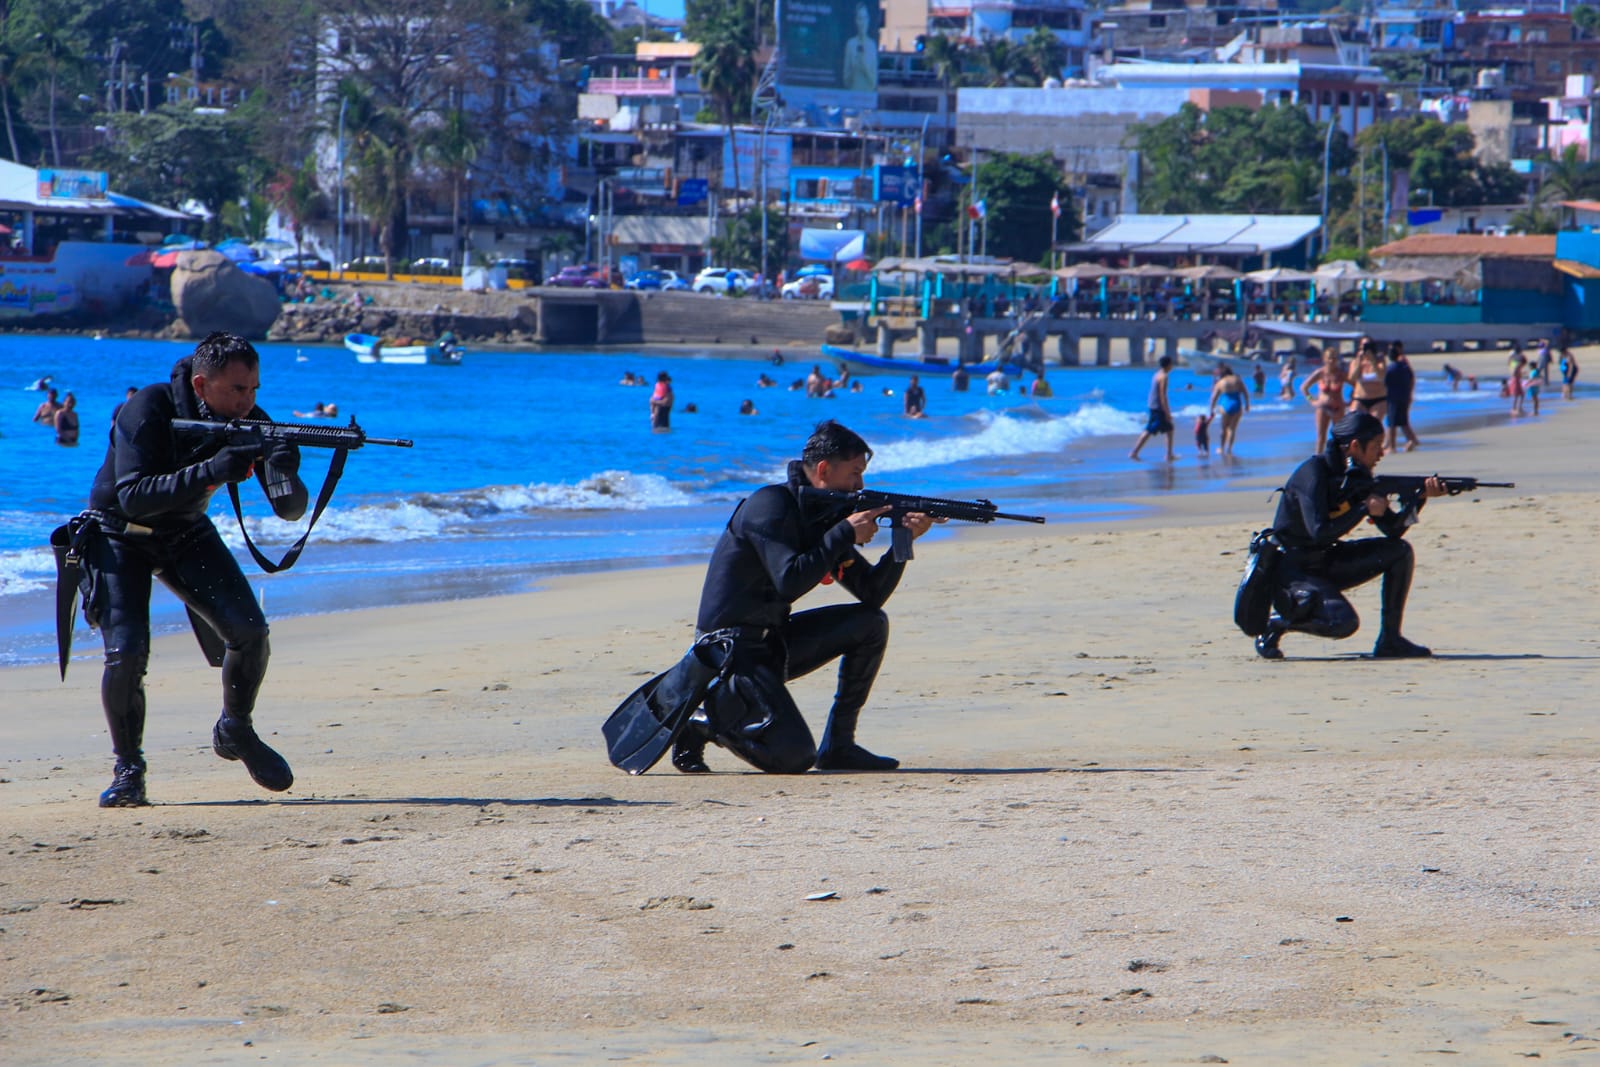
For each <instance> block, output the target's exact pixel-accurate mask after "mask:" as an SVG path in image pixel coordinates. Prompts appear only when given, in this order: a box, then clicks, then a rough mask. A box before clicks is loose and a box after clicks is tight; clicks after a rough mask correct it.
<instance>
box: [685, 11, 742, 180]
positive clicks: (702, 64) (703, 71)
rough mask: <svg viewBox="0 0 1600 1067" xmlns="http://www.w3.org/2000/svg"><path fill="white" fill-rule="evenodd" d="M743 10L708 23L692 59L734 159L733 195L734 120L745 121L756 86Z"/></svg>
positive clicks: (736, 171) (736, 158) (736, 170)
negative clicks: (711, 100)
mask: <svg viewBox="0 0 1600 1067" xmlns="http://www.w3.org/2000/svg"><path fill="white" fill-rule="evenodd" d="M745 14H747V12H746V11H745V9H743V8H742V7H737V6H736V7H730V8H727V9H725V10H724V11H723V12H722V13H721V14H719V15H718V16H716V17H715V18H713V19H711V20H709V21H708V22H707V25H706V33H705V36H704V39H703V40H702V41H701V42H700V53H699V54H698V55H697V56H695V60H694V71H695V76H696V77H697V78H699V80H700V88H701V89H702V90H704V91H705V92H706V93H707V94H709V95H710V96H711V98H712V99H713V100H715V101H716V102H717V110H719V111H720V112H722V124H723V126H724V127H726V128H727V131H728V147H729V151H730V152H731V154H732V156H733V191H734V195H735V196H737V195H738V193H739V188H740V182H739V153H738V151H736V148H737V146H736V145H735V144H734V142H733V122H734V119H735V118H748V117H749V114H750V95H751V92H752V90H753V89H754V88H755V84H756V74H757V71H756V61H755V55H754V52H755V32H754V27H753V26H752V25H750V23H749V20H748V19H746V18H745V17H744V15H745Z"/></svg>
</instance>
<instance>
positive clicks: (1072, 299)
mask: <svg viewBox="0 0 1600 1067" xmlns="http://www.w3.org/2000/svg"><path fill="white" fill-rule="evenodd" d="M1051 273H1052V274H1054V275H1055V276H1056V277H1057V278H1060V279H1062V280H1063V281H1069V282H1094V281H1098V282H1104V280H1105V279H1106V278H1109V277H1111V276H1112V275H1114V274H1116V273H1117V272H1116V268H1114V267H1107V266H1105V265H1104V264H1102V263H1074V264H1072V265H1070V266H1066V267H1058V268H1057V269H1055V270H1054V271H1051ZM1080 288H1081V286H1076V285H1075V286H1073V288H1072V292H1071V294H1069V295H1068V297H1067V314H1069V315H1073V316H1076V315H1077V314H1078V290H1079V289H1080ZM1102 290H1103V286H1102Z"/></svg>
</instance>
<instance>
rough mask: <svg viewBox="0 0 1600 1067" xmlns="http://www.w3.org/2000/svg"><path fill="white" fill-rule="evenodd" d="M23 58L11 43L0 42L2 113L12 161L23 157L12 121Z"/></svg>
mask: <svg viewBox="0 0 1600 1067" xmlns="http://www.w3.org/2000/svg"><path fill="white" fill-rule="evenodd" d="M20 62H21V57H20V56H19V55H17V50H16V49H15V48H12V47H11V45H10V43H9V42H5V41H0V111H3V112H5V117H6V140H7V141H8V142H9V143H10V145H11V159H12V160H13V161H16V160H17V159H18V157H19V156H20V155H21V153H19V152H18V151H17V130H16V125H15V124H14V123H13V122H12V119H11V93H12V90H13V89H14V88H15V87H16V84H17V66H18V64H19V63H20Z"/></svg>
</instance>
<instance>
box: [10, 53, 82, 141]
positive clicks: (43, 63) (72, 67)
mask: <svg viewBox="0 0 1600 1067" xmlns="http://www.w3.org/2000/svg"><path fill="white" fill-rule="evenodd" d="M33 42H34V45H35V47H36V50H35V51H34V52H32V53H30V54H29V55H27V56H24V57H23V60H22V64H23V66H24V67H25V68H26V69H28V70H29V71H41V70H42V71H43V72H44V74H45V75H46V77H47V78H48V80H49V83H50V96H49V112H48V118H47V120H46V122H47V125H48V126H49V127H50V162H51V163H52V164H53V165H54V166H57V167H59V166H61V139H60V138H59V137H58V136H57V133H56V96H57V95H58V91H59V88H60V84H61V78H62V76H63V75H66V76H70V75H72V74H73V73H75V72H76V71H77V70H78V69H80V67H81V66H82V63H83V59H82V57H81V56H80V55H79V54H78V51H77V48H76V42H75V41H74V40H73V39H72V38H71V37H70V36H68V35H67V32H66V31H65V30H64V29H61V28H56V29H48V30H40V31H39V32H38V33H36V34H34V35H33Z"/></svg>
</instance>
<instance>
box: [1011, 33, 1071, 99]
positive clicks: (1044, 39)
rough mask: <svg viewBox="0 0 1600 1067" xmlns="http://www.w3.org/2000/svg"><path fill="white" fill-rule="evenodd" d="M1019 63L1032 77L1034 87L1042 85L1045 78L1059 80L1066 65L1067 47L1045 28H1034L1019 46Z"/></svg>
mask: <svg viewBox="0 0 1600 1067" xmlns="http://www.w3.org/2000/svg"><path fill="white" fill-rule="evenodd" d="M1019 50H1020V51H1021V53H1022V54H1021V57H1020V58H1021V61H1022V64H1023V65H1024V66H1025V67H1026V68H1027V70H1028V73H1029V74H1030V75H1031V76H1032V77H1033V83H1034V84H1035V85H1043V84H1044V83H1045V79H1047V78H1060V77H1061V71H1062V68H1064V67H1065V66H1066V65H1067V46H1066V45H1064V44H1062V43H1061V38H1059V37H1057V36H1056V35H1055V31H1054V30H1051V29H1050V28H1049V27H1047V26H1036V27H1034V30H1033V32H1032V33H1030V34H1028V36H1027V37H1026V38H1025V39H1024V40H1023V42H1022V45H1021V46H1020V49H1019Z"/></svg>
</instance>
